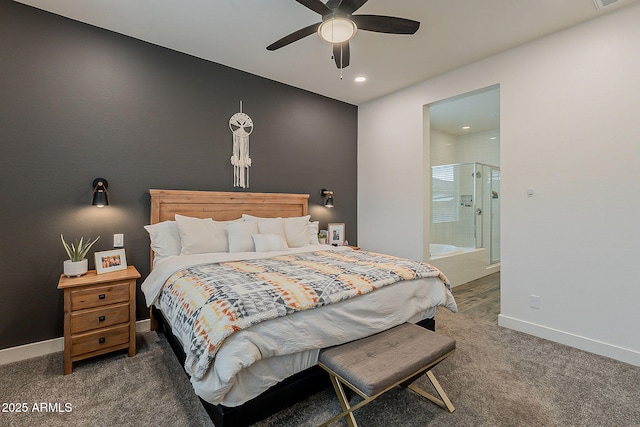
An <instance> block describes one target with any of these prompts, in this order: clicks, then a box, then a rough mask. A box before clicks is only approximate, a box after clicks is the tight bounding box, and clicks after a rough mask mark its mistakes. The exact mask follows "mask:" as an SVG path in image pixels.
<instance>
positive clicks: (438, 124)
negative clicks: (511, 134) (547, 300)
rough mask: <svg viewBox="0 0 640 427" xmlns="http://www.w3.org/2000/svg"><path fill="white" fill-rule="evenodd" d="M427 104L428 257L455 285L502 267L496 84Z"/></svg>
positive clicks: (498, 120)
mask: <svg viewBox="0 0 640 427" xmlns="http://www.w3.org/2000/svg"><path fill="white" fill-rule="evenodd" d="M427 107H428V118H429V132H428V140H429V159H430V162H429V163H430V169H431V173H430V176H428V177H425V178H426V179H428V180H429V182H428V184H427V186H428V188H429V189H430V196H429V197H428V198H427V200H429V201H430V208H429V209H428V211H429V212H430V218H429V221H428V224H425V226H428V227H429V232H428V241H429V260H430V261H429V262H430V263H431V264H433V265H435V266H436V267H438V268H439V269H440V270H442V271H443V272H444V273H445V274H446V275H447V277H448V278H449V280H450V281H451V283H452V285H453V286H458V285H462V284H465V283H469V282H471V281H474V280H477V279H479V278H481V277H485V276H488V275H491V274H494V273H497V272H499V271H500V201H501V197H502V194H501V189H500V186H501V174H500V88H499V86H498V85H495V86H491V87H488V88H484V89H480V90H477V91H473V92H470V93H466V94H462V95H459V96H456V97H453V98H448V99H445V100H442V101H438V102H436V103H433V104H431V105H429V106H427ZM425 137H427V135H425Z"/></svg>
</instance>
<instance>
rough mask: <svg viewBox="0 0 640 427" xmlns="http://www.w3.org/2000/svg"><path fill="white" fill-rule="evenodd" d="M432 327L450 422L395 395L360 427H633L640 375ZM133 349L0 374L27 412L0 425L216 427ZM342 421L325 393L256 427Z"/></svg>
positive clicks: (154, 348) (511, 338)
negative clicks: (65, 366)
mask: <svg viewBox="0 0 640 427" xmlns="http://www.w3.org/2000/svg"><path fill="white" fill-rule="evenodd" d="M437 320H438V332H440V333H443V334H446V335H449V336H451V337H453V338H455V339H456V340H457V350H456V352H455V354H454V355H453V356H452V357H450V358H449V359H447V360H445V361H444V362H442V363H441V364H440V365H438V366H437V367H436V368H435V369H434V373H435V374H436V376H437V377H438V379H439V380H440V383H441V384H442V386H443V387H444V389H445V390H446V391H447V393H448V395H449V398H450V399H451V400H452V401H453V404H454V405H455V407H456V411H455V412H454V413H452V414H450V413H448V412H446V411H445V410H443V409H441V408H439V407H438V406H436V405H434V404H433V403H431V402H429V401H426V400H424V399H423V398H421V397H419V396H417V395H416V394H414V393H413V392H411V391H409V390H401V389H395V390H392V391H391V392H389V393H387V394H385V395H383V396H382V397H380V398H379V399H377V400H375V401H374V402H373V403H371V404H369V405H367V406H365V407H363V408H361V409H359V410H358V411H357V412H356V419H357V420H358V422H359V423H360V425H361V426H362V427H367V426H385V427H386V426H403V427H405V426H465V427H466V426H640V368H638V367H634V366H631V365H628V364H625V363H621V362H617V361H614V360H611V359H607V358H604V357H600V356H596V355H593V354H589V353H586V352H582V351H580V350H576V349H572V348H570V347H566V346H563V345H560V344H556V343H552V342H549V341H545V340H542V339H538V338H535V337H532V336H529V335H526V334H522V333H519V332H515V331H512V330H508V329H505V328H501V327H499V326H497V325H494V324H491V323H488V322H486V321H482V320H475V319H472V318H470V317H467V316H465V315H464V314H461V313H458V314H451V313H449V312H448V311H444V310H443V311H441V312H439V314H438V317H437ZM138 342H139V352H138V354H137V355H136V356H135V357H133V358H128V357H127V356H126V353H119V354H113V355H107V356H103V357H100V358H95V359H90V360H87V361H82V362H78V363H75V364H74V372H73V374H72V375H67V376H63V375H62V354H61V353H57V354H53V355H48V356H43V357H39V358H35V359H31V360H27V361H22V362H18V363H13V364H10V365H5V366H0V381H1V382H2V386H1V388H0V400H1V402H3V403H8V402H24V403H27V406H28V407H29V410H28V412H27V413H6V412H0V425H3V426H5V425H9V426H33V425H47V426H62V425H64V426H85V425H92V426H93V425H95V426H115V425H135V426H146V425H167V426H168V425H171V426H176V425H181V426H211V425H212V424H211V422H210V420H209V419H208V418H207V415H206V413H205V412H204V410H203V408H202V406H201V405H200V403H199V401H198V399H196V398H195V397H194V394H193V392H192V390H191V386H190V384H189V382H188V380H187V378H186V376H185V375H184V373H183V371H182V370H181V367H180V366H179V365H178V363H177V361H176V360H175V358H174V356H173V354H172V353H171V350H170V348H169V346H168V344H167V343H166V341H165V340H164V338H163V337H162V336H160V337H158V336H157V335H156V334H155V333H153V332H148V333H144V334H138ZM419 381H420V385H421V386H423V387H424V388H425V389H427V390H428V389H429V385H428V381H426V380H422V379H421V380H419ZM356 400H357V399H356ZM354 401H355V400H354ZM39 402H47V403H52V404H55V403H56V402H58V403H60V406H62V407H63V408H64V404H65V403H70V404H71V405H72V411H71V412H66V413H58V412H56V413H37V412H33V408H32V407H33V405H34V403H39ZM2 409H5V408H2ZM338 412H340V408H339V405H338V403H337V400H336V398H335V396H334V394H333V390H332V389H327V390H325V391H322V392H320V393H318V394H316V395H314V396H312V397H311V398H309V399H307V400H304V401H302V402H300V403H299V404H297V405H295V406H293V407H291V408H289V409H287V410H285V411H282V412H281V413H278V414H276V415H274V416H272V417H270V418H268V419H266V420H264V421H262V422H260V423H258V424H257V426H259V427H268V426H278V427H281V426H286V427H288V426H291V427H298V426H315V425H317V424H319V423H321V422H322V421H323V420H325V419H328V418H330V417H331V416H332V415H335V414H336V413H338ZM336 425H346V423H344V422H343V421H341V422H338V423H336Z"/></svg>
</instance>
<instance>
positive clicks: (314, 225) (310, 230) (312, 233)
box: [307, 221, 320, 245]
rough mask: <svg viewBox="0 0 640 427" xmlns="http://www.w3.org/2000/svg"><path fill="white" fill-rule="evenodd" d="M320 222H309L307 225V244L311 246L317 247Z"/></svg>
mask: <svg viewBox="0 0 640 427" xmlns="http://www.w3.org/2000/svg"><path fill="white" fill-rule="evenodd" d="M319 229H320V222H319V221H311V222H310V223H309V224H307V235H308V236H309V244H311V245H319V244H320V242H319V241H318V233H319V232H320V230H319Z"/></svg>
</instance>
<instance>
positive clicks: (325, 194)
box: [320, 188, 333, 208]
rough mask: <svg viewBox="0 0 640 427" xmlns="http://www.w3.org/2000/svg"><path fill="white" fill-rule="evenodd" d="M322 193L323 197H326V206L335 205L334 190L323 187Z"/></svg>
mask: <svg viewBox="0 0 640 427" xmlns="http://www.w3.org/2000/svg"><path fill="white" fill-rule="evenodd" d="M320 194H321V195H322V197H324V207H325V208H332V207H333V191H330V190H327V189H324V188H323V189H322V191H321V192H320Z"/></svg>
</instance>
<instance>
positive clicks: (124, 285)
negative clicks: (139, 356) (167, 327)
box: [58, 266, 140, 375]
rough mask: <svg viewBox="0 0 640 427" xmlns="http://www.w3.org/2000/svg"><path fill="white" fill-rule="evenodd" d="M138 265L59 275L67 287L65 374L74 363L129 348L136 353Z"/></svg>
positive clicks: (60, 282) (65, 288) (65, 300)
mask: <svg viewBox="0 0 640 427" xmlns="http://www.w3.org/2000/svg"><path fill="white" fill-rule="evenodd" d="M139 277H140V273H138V270H136V268H135V267H133V266H129V267H127V269H126V270H120V271H113V272H111V273H103V274H96V272H95V270H91V271H89V272H88V273H87V274H85V275H84V276H81V277H66V276H65V275H62V276H60V281H59V282H58V289H62V290H64V374H65V375H67V374H70V373H71V371H72V369H73V362H75V361H78V360H82V359H86V358H88V357H93V356H98V355H100V354H105V353H109V352H112V351H115V350H121V349H124V348H127V347H128V348H129V357H132V356H135V354H136V279H137V278H139Z"/></svg>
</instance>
